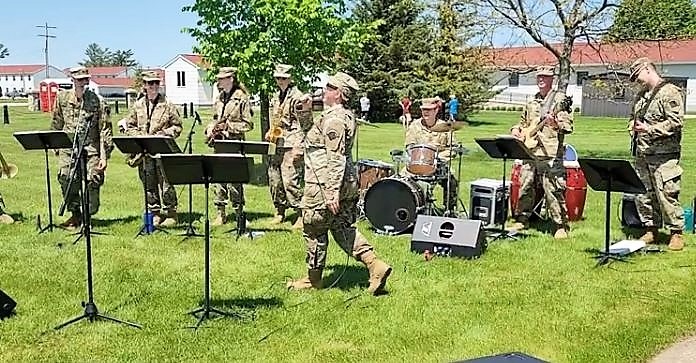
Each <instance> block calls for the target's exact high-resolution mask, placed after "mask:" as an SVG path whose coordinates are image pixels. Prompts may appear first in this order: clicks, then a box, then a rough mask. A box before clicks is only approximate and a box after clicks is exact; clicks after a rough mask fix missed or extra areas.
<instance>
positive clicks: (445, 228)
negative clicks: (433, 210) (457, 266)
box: [411, 215, 486, 258]
mask: <svg viewBox="0 0 696 363" xmlns="http://www.w3.org/2000/svg"><path fill="white" fill-rule="evenodd" d="M483 223H484V222H483V221H480V220H469V219H457V218H446V217H435V216H425V215H419V216H418V217H417V218H416V224H415V226H414V227H413V236H412V237H411V251H414V252H419V253H423V252H425V251H426V250H428V251H430V252H431V253H433V254H435V255H438V256H456V257H466V258H476V257H480V256H481V254H483V252H484V251H485V250H486V238H485V236H484V234H483V232H482V231H481V227H482V226H483Z"/></svg>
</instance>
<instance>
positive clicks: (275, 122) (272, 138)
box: [265, 110, 283, 145]
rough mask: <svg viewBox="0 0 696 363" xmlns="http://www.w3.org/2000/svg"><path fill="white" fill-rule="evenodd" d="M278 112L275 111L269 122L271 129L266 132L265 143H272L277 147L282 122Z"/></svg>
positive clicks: (280, 137) (280, 136)
mask: <svg viewBox="0 0 696 363" xmlns="http://www.w3.org/2000/svg"><path fill="white" fill-rule="evenodd" d="M279 113H280V110H276V112H274V114H273V119H272V120H271V128H270V129H268V132H266V137H265V139H266V141H268V142H272V143H274V144H276V145H278V142H279V141H280V140H281V139H282V136H283V129H282V128H281V125H282V121H281V118H280V115H279Z"/></svg>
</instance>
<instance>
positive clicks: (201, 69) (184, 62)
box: [162, 54, 214, 105]
mask: <svg viewBox="0 0 696 363" xmlns="http://www.w3.org/2000/svg"><path fill="white" fill-rule="evenodd" d="M162 68H163V69H164V81H165V82H164V83H165V92H166V94H167V99H168V100H169V101H170V102H172V103H174V104H177V105H181V104H184V103H185V104H189V103H191V102H193V104H195V105H212V104H213V100H214V98H213V88H214V87H213V85H212V84H211V83H209V82H208V81H207V80H206V76H207V73H208V72H207V69H206V67H205V64H204V62H203V59H202V57H201V56H200V55H197V54H179V55H177V56H176V57H174V59H172V60H170V61H169V62H167V63H165V64H164V65H163V66H162Z"/></svg>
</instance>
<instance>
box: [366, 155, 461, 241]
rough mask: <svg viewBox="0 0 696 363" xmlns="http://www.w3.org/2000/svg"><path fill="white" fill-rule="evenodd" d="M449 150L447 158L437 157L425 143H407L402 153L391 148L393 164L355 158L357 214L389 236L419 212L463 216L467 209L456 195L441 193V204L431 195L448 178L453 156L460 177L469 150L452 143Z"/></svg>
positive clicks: (405, 228)
mask: <svg viewBox="0 0 696 363" xmlns="http://www.w3.org/2000/svg"><path fill="white" fill-rule="evenodd" d="M448 150H449V155H450V158H449V161H444V160H442V159H439V158H438V150H437V149H436V148H435V147H433V146H430V145H425V144H417V145H410V146H408V147H407V148H406V151H405V152H404V151H403V150H398V149H397V150H392V151H391V152H390V155H391V159H392V161H393V162H394V163H395V164H396V166H395V165H394V164H391V163H386V162H383V161H379V160H370V159H362V160H358V162H357V165H356V167H357V174H358V184H359V190H360V198H359V201H358V210H359V211H360V215H361V216H362V217H365V218H367V220H368V221H369V222H370V224H371V225H372V227H373V228H374V230H375V231H376V232H378V233H383V234H388V235H395V234H400V233H404V232H406V231H408V230H409V229H411V228H412V227H413V226H414V225H415V223H416V217H417V216H418V215H436V216H448V217H460V216H462V215H464V216H465V215H466V209H465V208H464V204H463V202H461V200H460V199H459V197H458V196H457V201H455V202H454V203H450V200H449V197H450V193H449V192H450V191H449V190H446V191H445V192H444V193H443V194H444V196H445V198H444V199H445V203H444V204H443V205H441V206H440V205H437V204H436V198H435V197H434V188H435V185H436V184H440V183H442V182H443V181H447V180H449V179H450V170H452V159H453V158H454V157H458V165H459V166H458V170H457V181H458V180H461V169H462V168H461V165H462V156H463V155H464V154H466V153H467V152H468V150H467V149H466V148H464V147H463V146H461V145H452V143H450V146H449V148H448ZM402 164H403V165H405V166H406V168H405V171H404V170H402V169H401V165H402ZM447 187H450V183H447ZM452 205H453V206H454V210H452V209H451V208H452V207H450V206H452ZM457 206H461V210H458V209H459V208H457Z"/></svg>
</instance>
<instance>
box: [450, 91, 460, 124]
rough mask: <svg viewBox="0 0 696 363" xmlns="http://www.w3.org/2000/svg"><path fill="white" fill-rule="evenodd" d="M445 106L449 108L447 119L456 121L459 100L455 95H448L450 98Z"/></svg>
mask: <svg viewBox="0 0 696 363" xmlns="http://www.w3.org/2000/svg"><path fill="white" fill-rule="evenodd" d="M447 107H448V108H449V120H450V121H456V120H457V112H459V100H458V99H457V96H455V95H450V100H449V102H447Z"/></svg>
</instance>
